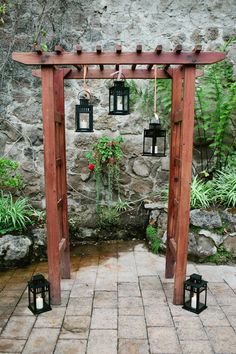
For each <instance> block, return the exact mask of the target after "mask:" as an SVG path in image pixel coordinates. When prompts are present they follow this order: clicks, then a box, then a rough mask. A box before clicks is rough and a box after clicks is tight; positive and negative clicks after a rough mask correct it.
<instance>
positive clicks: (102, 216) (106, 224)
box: [98, 206, 119, 229]
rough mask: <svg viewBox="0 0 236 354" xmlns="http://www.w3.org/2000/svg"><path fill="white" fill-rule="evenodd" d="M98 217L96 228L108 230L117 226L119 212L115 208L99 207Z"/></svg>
mask: <svg viewBox="0 0 236 354" xmlns="http://www.w3.org/2000/svg"><path fill="white" fill-rule="evenodd" d="M98 217H99V218H98V226H99V227H100V228H102V229H110V228H112V227H114V226H116V225H118V224H119V212H118V211H117V210H116V208H115V207H107V206H103V207H101V208H100V211H99V214H98Z"/></svg>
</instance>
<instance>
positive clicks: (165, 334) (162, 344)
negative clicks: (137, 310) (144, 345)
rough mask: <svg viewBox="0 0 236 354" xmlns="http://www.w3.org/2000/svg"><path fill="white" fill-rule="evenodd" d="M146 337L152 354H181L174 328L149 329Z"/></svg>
mask: <svg viewBox="0 0 236 354" xmlns="http://www.w3.org/2000/svg"><path fill="white" fill-rule="evenodd" d="M148 337H149V342H150V348H151V353H152V354H156V353H161V354H163V353H171V354H178V353H182V350H181V347H180V344H179V341H178V337H177V335H176V332H175V329H174V328H168V327H149V328H148Z"/></svg>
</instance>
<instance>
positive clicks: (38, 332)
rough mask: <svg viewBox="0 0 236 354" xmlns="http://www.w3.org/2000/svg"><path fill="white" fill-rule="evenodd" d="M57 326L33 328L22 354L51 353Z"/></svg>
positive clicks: (55, 340) (57, 332)
mask: <svg viewBox="0 0 236 354" xmlns="http://www.w3.org/2000/svg"><path fill="white" fill-rule="evenodd" d="M58 334H59V328H33V330H32V332H31V334H30V336H29V339H28V341H27V342H26V346H25V348H24V350H23V352H22V354H42V353H47V354H52V353H53V351H54V348H55V345H56V342H57V338H58Z"/></svg>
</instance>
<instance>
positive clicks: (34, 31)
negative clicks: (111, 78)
mask: <svg viewBox="0 0 236 354" xmlns="http://www.w3.org/2000/svg"><path fill="white" fill-rule="evenodd" d="M7 3H8V1H7ZM17 3H18V5H13V6H11V8H9V9H8V8H7V13H6V15H5V16H4V22H5V23H4V24H2V25H1V27H0V38H1V41H0V90H1V95H0V140H1V144H0V155H1V156H6V157H8V158H11V159H14V160H17V161H20V162H21V170H22V173H23V175H24V178H25V181H26V187H25V190H24V193H25V195H27V196H29V197H30V198H31V201H32V202H33V203H34V205H35V206H38V207H40V208H43V207H44V205H45V200H44V180H43V146H42V142H43V134H42V116H41V87H40V81H39V80H38V79H36V78H33V77H32V76H31V68H30V67H26V66H23V65H20V64H18V63H14V62H13V61H12V60H11V52H12V51H29V50H31V49H32V48H33V45H34V42H35V40H36V39H37V41H38V42H39V43H40V42H45V43H46V44H47V45H48V47H49V49H51V48H53V46H54V45H55V44H58V43H60V44H61V45H62V46H63V47H64V48H65V49H66V50H72V49H73V45H75V44H77V43H79V42H80V43H81V44H82V46H83V49H84V50H88V51H91V50H94V48H95V45H96V44H101V45H102V47H103V48H104V50H114V46H115V44H122V46H123V50H124V51H125V50H130V51H133V50H135V47H136V44H142V45H143V50H145V51H151V50H154V48H155V46H156V45H157V44H162V45H163V48H164V49H165V50H170V49H172V48H173V47H175V45H176V44H179V43H182V44H183V48H184V50H191V49H192V47H193V46H194V45H195V44H199V43H201V44H202V45H203V49H204V50H214V49H216V48H217V46H219V45H221V44H222V43H223V42H224V40H227V39H228V38H230V37H232V36H234V35H235V34H236V30H235V19H236V17H235V16H236V15H235V14H236V3H235V1H234V0H229V1H226V2H223V1H218V0H207V1H198V2H190V1H187V0H184V1H170V0H167V1H163V0H158V1H151V0H139V1H130V2H127V1H123V0H121V1H119V2H114V1H112V0H101V1H99V2H97V1H95V0H90V1H85V0H81V1H79V2H78V1H74V0H67V1H66V0H54V1H52V0H50V1H46V0H45V1H40V0H38V1H36V0H32V1H30V2H29V1H26V0H21V1H19V2H17ZM42 31H45V32H46V38H44V37H43V34H42ZM235 53H236V47H235V45H232V46H231V48H230V50H229V54H228V55H229V58H231V59H232V60H234V62H235V60H236V54H235ZM88 84H89V87H90V90H91V92H92V95H93V101H94V128H95V131H94V133H93V134H78V133H75V132H74V111H75V104H76V103H77V102H78V98H77V96H78V92H79V91H80V89H81V87H82V86H81V82H79V81H75V80H74V81H72V80H71V81H67V82H66V83H65V99H66V103H65V109H66V126H67V133H66V139H67V158H68V163H67V165H68V186H69V208H70V212H71V213H73V215H75V217H78V221H79V222H80V226H81V227H85V228H93V227H94V198H95V184H94V180H93V178H92V177H91V174H90V172H89V171H88V168H87V161H86V159H85V157H84V153H85V152H86V151H89V150H90V149H91V146H92V144H93V142H95V141H96V140H97V138H98V137H101V136H103V135H109V136H117V135H119V134H121V135H122V137H123V138H124V141H125V143H124V154H125V158H124V162H123V166H122V175H121V194H122V198H124V199H128V200H129V199H131V200H135V199H139V198H141V197H145V196H148V195H149V193H150V192H153V191H154V192H156V191H157V190H158V189H159V188H161V186H162V185H163V184H165V183H166V182H167V180H168V171H167V170H168V168H167V167H166V165H168V163H167V162H168V161H167V160H166V159H162V160H161V159H156V158H146V157H142V131H143V128H144V127H146V126H147V122H146V121H144V120H143V118H142V116H141V114H140V113H139V112H138V111H137V110H136V109H135V108H133V110H132V112H131V114H130V115H129V116H123V117H122V116H121V117H119V116H109V115H108V82H107V81H93V82H89V83H88ZM138 85H145V82H141V83H138Z"/></svg>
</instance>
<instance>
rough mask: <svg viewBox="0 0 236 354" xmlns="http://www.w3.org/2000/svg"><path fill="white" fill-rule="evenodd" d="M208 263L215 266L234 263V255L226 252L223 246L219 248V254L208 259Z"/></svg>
mask: <svg viewBox="0 0 236 354" xmlns="http://www.w3.org/2000/svg"><path fill="white" fill-rule="evenodd" d="M206 261H207V262H211V263H215V264H226V263H229V262H232V261H233V254H232V253H231V252H228V251H226V249H225V248H224V247H223V246H219V247H218V250H217V252H216V253H215V254H213V255H212V256H209V257H207V259H206Z"/></svg>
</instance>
